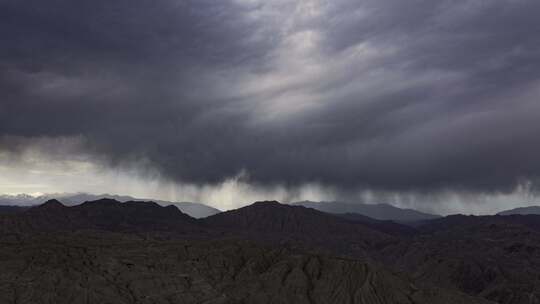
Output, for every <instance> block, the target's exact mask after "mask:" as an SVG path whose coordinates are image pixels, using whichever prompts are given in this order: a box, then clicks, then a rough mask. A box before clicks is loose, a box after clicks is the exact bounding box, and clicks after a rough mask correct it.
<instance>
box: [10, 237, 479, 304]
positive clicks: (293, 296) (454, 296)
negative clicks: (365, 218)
mask: <svg viewBox="0 0 540 304" xmlns="http://www.w3.org/2000/svg"><path fill="white" fill-rule="evenodd" d="M0 241H1V246H0V268H1V269H2V272H0V303H20V304H41V303H43V304H45V303H56V304H62V303H69V304H77V303H250V304H251V303H261V304H263V303H321V304H323V303H324V304H332V303H336V304H342V303H343V304H346V303H369V304H371V303H373V304H378V303H387V304H393V303H403V304H405V303H410V304H412V303H417V304H420V303H426V304H428V303H430V304H432V303H433V304H436V303H448V304H459V303H464V304H465V303H471V304H474V303H488V302H487V301H484V300H480V299H478V298H473V297H469V296H466V295H463V294H460V293H456V292H448V291H444V290H441V289H419V288H417V287H415V286H414V285H413V284H411V283H410V282H408V281H407V280H406V279H403V278H401V277H399V276H396V275H394V274H392V273H390V272H388V271H386V270H384V269H380V268H379V267H376V266H373V265H370V264H368V263H365V262H362V261H359V260H347V259H339V258H332V257H327V256H322V255H316V254H306V253H304V254H301V253H296V252H294V251H291V250H289V249H287V248H283V247H282V248H272V247H263V246H259V245H256V244H254V243H251V242H246V241H232V240H228V241H223V240H222V241H219V240H218V241H204V242H202V241H181V240H178V241H171V240H170V241H158V240H154V239H140V238H135V237H134V236H133V235H121V234H112V233H108V234H103V233H100V234H90V233H75V234H71V233H68V234H60V233H56V234H42V235H36V236H32V237H29V238H23V239H19V240H16V239H13V237H12V236H11V237H6V236H4V237H3V238H1V239H0Z"/></svg>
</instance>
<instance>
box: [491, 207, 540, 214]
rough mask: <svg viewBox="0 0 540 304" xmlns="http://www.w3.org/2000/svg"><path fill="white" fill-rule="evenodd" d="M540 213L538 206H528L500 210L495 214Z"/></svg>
mask: <svg viewBox="0 0 540 304" xmlns="http://www.w3.org/2000/svg"><path fill="white" fill-rule="evenodd" d="M517 214H522V215H525V214H540V206H530V207H521V208H515V209H510V210H506V211H501V212H499V213H497V215H517Z"/></svg>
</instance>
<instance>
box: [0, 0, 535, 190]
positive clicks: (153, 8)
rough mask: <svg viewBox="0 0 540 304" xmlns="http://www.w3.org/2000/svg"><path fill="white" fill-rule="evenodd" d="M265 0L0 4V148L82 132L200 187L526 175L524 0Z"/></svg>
mask: <svg viewBox="0 0 540 304" xmlns="http://www.w3.org/2000/svg"><path fill="white" fill-rule="evenodd" d="M276 3H278V4H275V5H273V4H265V2H261V3H256V1H253V2H252V3H247V2H245V1H172V0H171V1H159V2H156V1H143V0H135V1H113V2H111V1H101V0H99V1H67V0H55V1H47V2H44V1H37V0H36V1H8V0H2V1H0V20H1V21H0V22H1V24H0V25H1V26H0V35H1V36H2V48H0V67H1V70H0V89H1V94H2V96H1V98H2V100H1V104H0V135H1V136H3V138H4V139H3V140H2V141H0V144H1V147H2V148H3V150H6V149H7V148H8V147H10V146H11V144H10V143H11V142H13V141H14V138H19V139H18V140H17V145H16V146H20V145H21V144H20V142H25V141H24V140H23V141H21V139H20V138H26V139H27V140H28V139H30V141H32V140H33V139H37V138H65V137H77V138H84V143H85V145H84V151H81V153H83V152H84V153H89V154H92V155H95V156H96V157H99V159H105V161H106V162H107V163H110V164H111V165H113V166H114V165H122V163H123V162H124V161H125V160H126V159H127V160H133V159H144V160H145V161H148V162H150V163H151V164H152V165H153V166H155V167H156V168H158V169H159V170H160V171H161V172H162V173H163V174H164V175H165V176H167V177H169V178H171V179H174V180H178V181H184V182H193V183H201V184H202V183H214V182H219V181H222V180H223V179H225V178H228V177H231V176H235V175H237V174H238V173H239V172H241V171H245V172H247V173H248V174H249V177H250V180H251V181H252V182H254V183H259V184H261V185H268V184H285V185H292V186H294V185H301V184H303V183H308V182H320V183H321V184H324V185H329V186H334V187H337V188H343V189H358V188H369V189H379V190H407V191H409V190H413V191H429V190H434V189H441V188H443V189H456V190H465V191H473V192H474V191H511V190H512V189H514V188H515V186H516V185H517V184H518V183H520V182H522V181H524V180H532V181H534V180H536V179H537V178H538V176H539V175H540V159H539V158H540V157H539V155H540V141H538V140H537V135H536V134H537V133H538V132H539V131H540V123H539V122H538V119H537V118H538V117H539V116H540V101H538V96H540V95H539V94H540V81H539V76H540V35H538V33H539V32H540V21H538V18H537V12H539V11H540V3H538V2H537V1H533V0H527V1H526V0H521V1H459V2H456V1H420V0H418V1H407V2H403V1H390V0H389V1H332V3H326V2H323V1H320V2H319V1H306V2H302V4H295V3H294V2H292V1H290V2H288V1H276ZM323 4H324V5H323ZM303 5H305V6H307V8H306V7H304V6H303ZM309 5H311V6H309ZM11 150H14V148H13V147H11ZM52 150H54V149H52ZM61 152H62V151H60V152H59V153H61ZM72 152H73V151H71V150H70V153H72Z"/></svg>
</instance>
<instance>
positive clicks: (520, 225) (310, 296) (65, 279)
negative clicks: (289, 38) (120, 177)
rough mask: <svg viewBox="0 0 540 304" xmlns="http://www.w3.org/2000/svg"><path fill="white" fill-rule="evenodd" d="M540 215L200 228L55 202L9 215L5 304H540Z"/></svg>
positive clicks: (283, 216)
mask: <svg viewBox="0 0 540 304" xmlns="http://www.w3.org/2000/svg"><path fill="white" fill-rule="evenodd" d="M539 218H540V217H539V216H485V217H473V216H459V215H458V216H450V217H446V218H441V219H435V220H431V221H426V222H424V223H422V224H421V225H420V226H419V227H418V228H415V229H413V228H410V227H407V226H402V225H399V224H396V223H393V222H387V221H378V220H374V219H370V218H367V217H364V216H359V215H351V214H349V215H340V216H337V215H331V214H326V213H323V212H320V211H317V210H314V209H310V208H305V207H300V206H289V205H282V204H279V203H277V202H258V203H255V204H253V205H251V206H248V207H244V208H240V209H238V210H232V211H229V212H224V213H222V214H218V215H215V216H212V217H209V218H207V219H202V220H196V219H194V218H191V217H189V216H187V215H185V214H183V213H182V212H180V211H179V210H178V209H177V208H175V207H173V206H171V207H162V206H160V205H158V204H155V203H152V202H128V203H119V202H117V201H114V200H99V201H95V202H87V203H85V204H82V205H80V206H74V207H66V206H64V205H62V204H61V203H60V202H58V201H49V202H48V203H47V204H44V205H42V206H39V207H35V208H32V209H30V210H28V211H26V212H23V213H19V214H11V215H3V216H0V240H1V242H2V244H1V245H2V246H1V247H0V263H2V262H5V264H3V265H2V267H4V266H5V267H4V268H3V269H5V270H6V271H5V272H3V273H2V274H1V275H0V288H1V289H0V290H1V292H0V294H2V296H3V297H4V298H0V303H3V302H2V301H3V300H4V299H5V302H7V303H11V302H14V301H15V299H17V301H18V302H17V303H62V302H61V301H62V300H64V298H63V297H62V296H65V295H66V294H67V295H69V296H67V299H71V300H72V302H73V303H77V302H78V301H83V303H85V302H84V301H86V300H87V299H90V301H91V302H92V301H94V302H98V303H102V302H105V303H106V302H109V303H133V302H137V301H138V302H140V303H160V301H169V302H171V303H191V302H193V303H199V302H204V301H208V303H303V302H305V303H450V302H452V303H488V302H486V301H484V300H479V298H483V299H485V300H491V301H494V302H497V303H504V304H522V303H523V304H535V303H539V302H538V299H539V298H540V292H539V286H540V276H539V274H540V235H539V234H540V232H539V231H540V229H538V227H539V226H538V223H539V222H540V221H539ZM404 227H405V228H404ZM403 229H412V232H411V233H403V231H402V230H403ZM247 240H249V241H247ZM268 241H270V242H268ZM284 241H285V242H284ZM111 244H114V245H111ZM51 246H52V247H51ZM111 246H112V247H111ZM109 247H111V248H110V250H108V249H107V250H105V248H109ZM186 248H191V249H189V250H188V249H186ZM182 250H184V251H186V250H187V251H189V252H191V253H190V255H188V256H187V257H186V256H185V255H182V254H181V252H183V251H182ZM190 250H193V251H190ZM15 252H21V253H22V254H21V255H20V256H18V255H17V254H15ZM194 252H195V253H194ZM223 252H227V254H223ZM192 253H193V254H192ZM41 256H45V257H46V258H45V257H44V258H40V257H41ZM261 257H264V258H262V259H261ZM269 257H271V258H269ZM314 259H315V260H317V261H319V263H320V265H319V266H317V267H315V268H316V269H319V270H320V272H313V271H311V270H309V269H311V266H309V265H311V263H313V262H311V261H313V260H314ZM64 264H65V265H68V266H62V265H64ZM156 265H157V266H156ZM190 267H191V268H190ZM46 273H51V276H48V275H45V274H46ZM314 273H319V274H318V275H314ZM396 273H399V274H396ZM111 274H114V275H111ZM139 278H140V279H139ZM51 280H53V281H54V282H57V284H56V285H54V286H53V285H50V283H48V282H50V281H51ZM29 281H32V282H34V283H32V284H34V285H31V286H33V287H28V285H27V283H26V282H29ZM10 282H11V283H10ZM72 282H76V284H77V286H78V287H77V286H73V284H72ZM100 282H101V283H100ZM103 282H107V284H108V285H107V284H106V283H103ZM338 282H339V284H338ZM358 282H362V284H360V283H358ZM59 286H60V287H59ZM29 288H30V289H29ZM32 290H35V292H34V291H32ZM73 290H76V291H77V292H74V291H73ZM463 293H466V294H468V295H469V296H470V297H467V296H464V295H463ZM81 295H86V296H85V297H86V298H81V297H82V296H81ZM150 295H151V296H150ZM179 295H183V297H185V299H184V298H182V299H184V300H183V301H182V300H178V299H179V298H178V297H179ZM149 296H150V298H148V297H149ZM190 301H191V302H190ZM67 303H71V302H67Z"/></svg>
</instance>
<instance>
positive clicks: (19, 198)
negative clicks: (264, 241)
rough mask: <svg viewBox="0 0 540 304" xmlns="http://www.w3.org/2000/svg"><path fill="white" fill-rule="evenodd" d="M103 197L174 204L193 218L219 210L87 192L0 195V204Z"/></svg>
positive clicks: (70, 203) (73, 201) (69, 202)
mask: <svg viewBox="0 0 540 304" xmlns="http://www.w3.org/2000/svg"><path fill="white" fill-rule="evenodd" d="M103 198H108V199H113V200H116V201H119V202H127V201H153V202H156V203H158V204H160V205H162V206H168V205H174V206H176V207H178V209H180V211H182V212H183V213H186V214H188V215H189V216H192V217H194V218H202V217H207V216H211V215H214V214H216V213H220V212H221V211H220V210H218V209H216V208H212V207H210V206H207V205H204V204H199V203H189V202H169V201H161V200H150V199H141V198H135V197H131V196H126V195H114V194H99V195H96V194H88V193H54V194H45V195H41V196H37V197H35V196H31V195H27V194H20V195H0V206H35V205H40V204H43V203H45V202H46V201H48V200H51V199H57V200H59V201H61V202H62V204H64V205H66V206H75V205H79V204H82V203H84V202H89V201H95V200H99V199H103Z"/></svg>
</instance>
